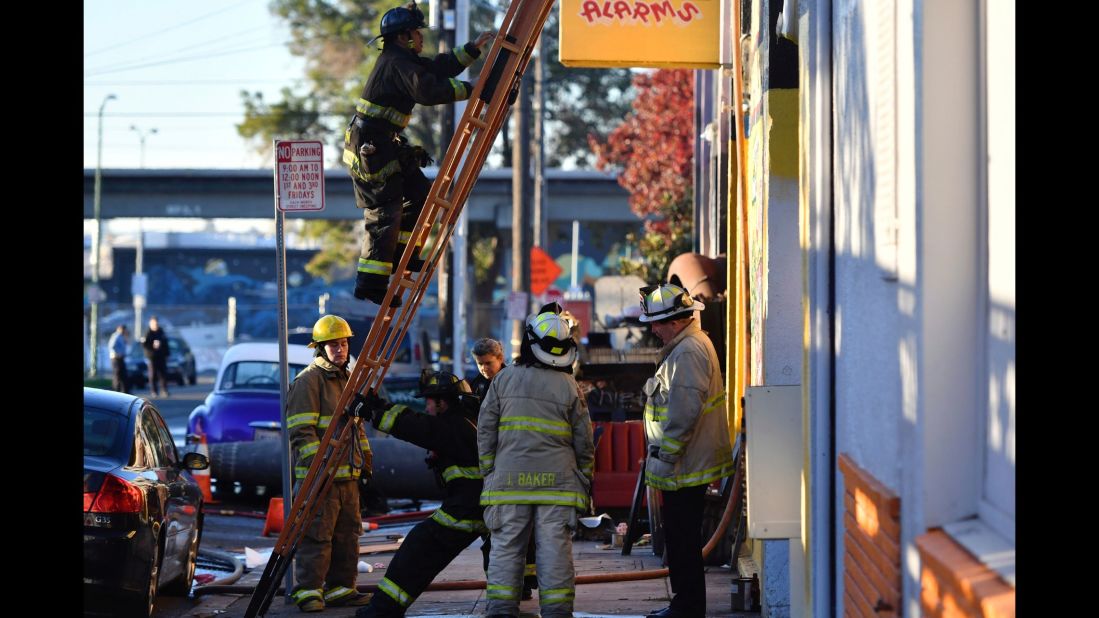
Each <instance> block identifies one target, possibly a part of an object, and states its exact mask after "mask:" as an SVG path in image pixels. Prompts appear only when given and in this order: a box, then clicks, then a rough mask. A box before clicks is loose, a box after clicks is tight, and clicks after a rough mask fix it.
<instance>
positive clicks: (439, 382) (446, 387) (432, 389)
mask: <svg viewBox="0 0 1099 618" xmlns="http://www.w3.org/2000/svg"><path fill="white" fill-rule="evenodd" d="M471 393H473V389H471V388H470V387H469V384H467V383H466V381H465V380H461V379H459V378H458V376H456V375H454V374H453V373H450V372H449V371H433V370H431V369H424V370H423V371H421V372H420V388H419V390H418V391H416V396H417V397H419V398H421V399H422V398H424V397H440V398H442V397H457V396H458V395H468V394H471Z"/></svg>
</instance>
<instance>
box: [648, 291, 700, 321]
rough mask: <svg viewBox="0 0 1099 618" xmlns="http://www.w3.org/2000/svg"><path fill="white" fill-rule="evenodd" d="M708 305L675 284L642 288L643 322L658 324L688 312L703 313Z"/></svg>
mask: <svg viewBox="0 0 1099 618" xmlns="http://www.w3.org/2000/svg"><path fill="white" fill-rule="evenodd" d="M705 308H706V305H704V304H702V302H701V301H697V300H695V299H693V298H691V295H690V294H688V293H687V290H684V289H683V288H681V287H679V286H678V285H676V284H674V283H662V284H660V285H647V286H645V287H643V288H641V312H642V313H641V317H640V318H638V319H639V320H641V321H642V322H657V321H659V320H665V319H668V318H670V317H672V316H674V315H678V314H680V313H686V312H688V311H702V310H703V309H705Z"/></svg>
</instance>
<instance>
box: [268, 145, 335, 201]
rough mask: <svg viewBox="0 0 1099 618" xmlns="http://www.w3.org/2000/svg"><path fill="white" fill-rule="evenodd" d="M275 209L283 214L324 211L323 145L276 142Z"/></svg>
mask: <svg viewBox="0 0 1099 618" xmlns="http://www.w3.org/2000/svg"><path fill="white" fill-rule="evenodd" d="M275 186H276V187H277V188H278V198H277V200H276V201H275V207H276V208H278V209H279V210H281V211H283V212H292V211H296V210H324V146H323V145H322V144H321V143H320V142H318V141H315V140H314V141H300V142H296V141H276V142H275Z"/></svg>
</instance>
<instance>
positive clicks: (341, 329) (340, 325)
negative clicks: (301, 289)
mask: <svg viewBox="0 0 1099 618" xmlns="http://www.w3.org/2000/svg"><path fill="white" fill-rule="evenodd" d="M351 335H352V333H351V325H350V324H348V323H347V320H345V319H343V318H341V317H340V316H338V315H326V316H322V317H321V319H319V320H317V323H316V324H314V325H313V341H312V342H310V343H309V345H308V347H310V348H315V347H317V344H318V343H324V342H325V341H332V340H333V339H345V338H348V339H349V338H351Z"/></svg>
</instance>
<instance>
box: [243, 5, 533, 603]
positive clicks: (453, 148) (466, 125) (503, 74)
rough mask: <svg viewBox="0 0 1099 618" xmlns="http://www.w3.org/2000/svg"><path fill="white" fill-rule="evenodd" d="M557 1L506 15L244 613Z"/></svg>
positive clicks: (340, 435)
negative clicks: (412, 268)
mask: <svg viewBox="0 0 1099 618" xmlns="http://www.w3.org/2000/svg"><path fill="white" fill-rule="evenodd" d="M552 7H553V0H515V1H514V2H512V3H511V5H510V6H509V7H508V10H507V13H506V14H505V15H504V20H503V23H502V24H501V26H500V30H499V32H498V33H497V34H496V38H495V40H494V42H493V44H492V48H491V49H490V51H489V54H488V56H487V57H486V59H485V64H484V67H483V68H482V69H481V73H480V76H479V78H478V80H477V83H476V85H475V86H474V88H473V92H472V94H471V95H470V98H469V102H468V103H467V105H466V110H465V113H464V114H462V120H461V122H460V123H459V124H458V127H457V131H456V132H455V134H454V138H453V139H452V140H451V142H450V147H449V148H448V149H447V152H446V156H445V157H444V158H443V162H442V164H441V165H440V166H439V173H438V175H437V176H436V177H435V181H434V183H432V185H431V191H430V192H429V193H428V196H427V200H426V201H425V202H424V209H423V212H422V213H420V217H419V218H418V219H417V220H416V226H415V228H413V231H412V237H411V239H410V240H409V242H408V244H407V245H406V247H405V250H404V253H403V254H402V255H401V259H400V261H399V262H398V264H397V267H396V268H395V269H394V276H393V277H392V278H391V279H390V282H389V288H388V290H386V294H385V298H384V299H383V300H382V303H381V309H379V311H378V316H377V318H375V320H374V323H373V324H372V325H371V327H370V333H369V334H368V335H367V337H366V341H365V342H364V343H363V349H362V352H361V353H360V354H359V356H358V360H357V361H356V363H355V368H354V369H353V370H352V371H351V376H350V379H349V380H348V382H347V386H346V387H345V388H344V390H343V393H342V394H341V395H340V399H339V402H338V403H337V404H336V408H335V411H334V412H333V416H332V421H331V423H330V424H329V425H328V429H327V430H326V431H325V432H324V437H323V438H321V442H320V447H319V449H318V451H317V455H316V456H315V457H314V458H313V462H312V464H311V465H310V466H309V471H308V473H307V474H306V476H305V479H304V480H303V481H302V484H301V487H300V488H299V489H298V492H297V495H296V496H294V500H293V504H292V505H291V508H290V516H289V518H288V519H287V520H286V522H285V525H284V526H283V528H282V532H281V533H280V534H279V538H278V540H277V541H276V543H275V547H274V549H273V550H272V552H271V558H270V559H269V560H268V561H267V566H266V567H265V568H264V570H263V576H262V577H261V578H260V581H259V583H257V584H256V588H255V590H254V591H253V592H252V598H251V600H250V601H249V603H248V609H247V610H246V611H245V613H244V615H245V616H246V617H247V618H253V617H254V616H257V615H260V616H262V615H266V613H267V610H268V608H269V607H270V605H271V599H272V598H273V597H274V595H275V592H276V590H277V588H278V582H279V580H281V579H282V577H283V576H284V575H285V574H286V569H288V568H289V567H290V561H291V560H292V559H293V557H294V552H295V550H296V549H297V546H298V542H299V541H300V540H301V537H302V535H303V534H304V533H305V530H306V528H307V527H308V526H309V524H310V522H312V520H313V516H314V514H315V512H316V509H317V506H318V505H319V504H321V503H322V502H323V501H324V499H325V497H326V496H327V494H328V491H329V490H330V489H331V486H332V481H333V479H334V478H335V473H336V469H337V467H338V466H339V462H342V461H346V459H347V452H348V448H349V446H350V443H351V436H353V435H354V431H353V428H354V427H356V426H358V425H360V424H361V423H362V412H363V404H364V401H365V395H366V393H368V392H370V391H375V392H376V391H377V389H378V387H379V386H381V384H382V379H383V378H384V377H385V373H386V371H388V369H389V365H390V363H391V362H392V360H393V357H394V355H395V353H396V350H397V349H398V346H400V344H401V341H402V340H403V339H404V336H405V332H406V331H407V330H408V327H409V324H410V323H411V321H412V317H413V316H414V315H415V313H416V309H417V308H418V307H419V305H420V300H421V299H422V298H423V296H424V292H425V291H426V290H427V286H428V283H429V282H430V281H431V277H432V276H433V275H434V274H435V268H436V266H437V264H438V262H439V259H440V258H441V256H442V255H443V253H444V252H445V251H446V247H447V245H448V244H449V242H450V236H451V234H452V233H453V232H454V226H455V224H456V223H457V221H458V216H459V215H460V214H461V212H462V208H463V206H465V203H466V199H467V198H468V197H469V193H470V191H471V190H472V189H473V185H474V184H475V183H476V181H477V175H478V174H479V173H480V171H481V167H482V166H483V165H484V163H485V159H486V158H487V157H488V153H489V150H490V149H491V148H492V143H493V141H495V139H496V134H497V133H498V132H499V130H500V127H501V126H502V125H503V123H504V119H505V117H506V116H507V108H508V106H509V105H510V104H511V103H513V102H514V101H515V96H516V94H517V93H518V89H519V85H520V80H521V79H522V76H523V72H524V71H525V70H526V67H527V63H528V61H529V60H530V55H531V52H532V51H533V49H534V45H535V43H537V41H538V36H539V35H540V34H541V32H542V25H543V24H544V23H545V21H546V17H547V16H548V15H549V12H550V9H551V8H552ZM516 224H517V225H518V224H521V222H516ZM432 229H436V230H437V231H436V234H437V236H436V239H435V242H434V243H432V246H431V249H430V251H429V253H428V258H427V259H426V260H425V263H424V266H423V270H421V271H420V272H419V273H408V272H406V270H405V269H406V268H407V267H408V262H409V260H410V259H411V258H412V256H413V255H414V253H415V252H417V251H420V250H421V249H420V248H421V247H422V246H426V244H427V241H428V238H429V236H430V234H431V232H432ZM398 273H399V274H398ZM394 298H400V299H401V306H400V307H393V306H392V300H393V299H394Z"/></svg>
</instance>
